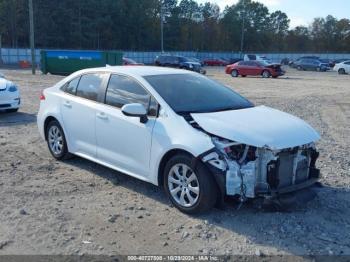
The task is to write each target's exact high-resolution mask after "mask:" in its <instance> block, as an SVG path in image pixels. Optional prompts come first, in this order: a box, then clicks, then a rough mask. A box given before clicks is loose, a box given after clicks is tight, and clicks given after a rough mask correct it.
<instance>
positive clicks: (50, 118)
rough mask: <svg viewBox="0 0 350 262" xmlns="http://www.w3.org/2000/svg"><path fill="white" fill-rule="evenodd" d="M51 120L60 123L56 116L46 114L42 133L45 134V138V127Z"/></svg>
mask: <svg viewBox="0 0 350 262" xmlns="http://www.w3.org/2000/svg"><path fill="white" fill-rule="evenodd" d="M52 121H57V122H58V123H59V124H60V125H61V123H60V121H59V120H58V119H57V118H56V117H54V116H47V117H46V118H45V121H44V135H45V140H47V132H46V128H47V126H48V125H49V123H50V122H52ZM61 126H62V125H61Z"/></svg>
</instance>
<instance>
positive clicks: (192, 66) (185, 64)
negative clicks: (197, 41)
mask: <svg viewBox="0 0 350 262" xmlns="http://www.w3.org/2000/svg"><path fill="white" fill-rule="evenodd" d="M154 63H155V65H157V66H167V67H175V68H181V69H186V70H191V71H195V72H198V73H201V74H205V73H206V72H205V70H204V69H203V68H202V65H201V64H200V63H199V62H197V61H195V60H194V59H191V58H188V57H184V56H175V55H159V56H157V57H156V60H155V61H154Z"/></svg>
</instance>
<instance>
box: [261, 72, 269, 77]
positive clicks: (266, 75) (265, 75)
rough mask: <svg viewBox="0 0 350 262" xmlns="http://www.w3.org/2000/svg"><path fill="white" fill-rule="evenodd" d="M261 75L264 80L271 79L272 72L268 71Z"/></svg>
mask: <svg viewBox="0 0 350 262" xmlns="http://www.w3.org/2000/svg"><path fill="white" fill-rule="evenodd" d="M261 75H262V77H263V78H269V77H270V76H271V74H270V72H269V71H267V70H264V71H263V72H262V74H261Z"/></svg>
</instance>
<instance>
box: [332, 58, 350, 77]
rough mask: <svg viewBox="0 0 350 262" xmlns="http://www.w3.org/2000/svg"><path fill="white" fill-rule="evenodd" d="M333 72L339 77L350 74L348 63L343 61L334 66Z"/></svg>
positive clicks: (349, 62) (349, 63)
mask: <svg viewBox="0 0 350 262" xmlns="http://www.w3.org/2000/svg"><path fill="white" fill-rule="evenodd" d="M333 70H334V71H336V72H338V73H339V74H340V75H344V74H350V61H344V62H341V63H338V64H335V66H334V67H333Z"/></svg>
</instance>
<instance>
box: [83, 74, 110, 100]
mask: <svg viewBox="0 0 350 262" xmlns="http://www.w3.org/2000/svg"><path fill="white" fill-rule="evenodd" d="M104 75H105V74H97V73H94V74H86V75H82V76H81V78H80V81H79V85H78V88H77V96H80V97H83V98H86V99H89V100H92V101H97V98H98V92H99V88H100V86H101V83H102V81H103V77H104Z"/></svg>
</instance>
